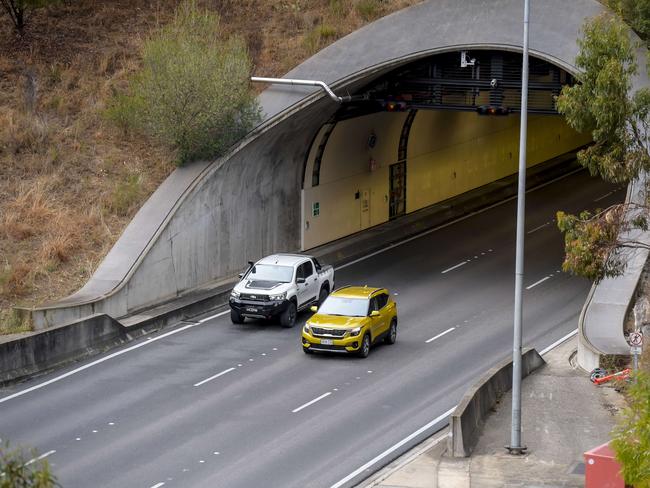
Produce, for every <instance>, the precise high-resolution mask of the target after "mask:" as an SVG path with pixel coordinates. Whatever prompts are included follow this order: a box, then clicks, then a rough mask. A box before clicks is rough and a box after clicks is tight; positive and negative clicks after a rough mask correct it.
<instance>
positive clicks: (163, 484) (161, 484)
mask: <svg viewBox="0 0 650 488" xmlns="http://www.w3.org/2000/svg"><path fill="white" fill-rule="evenodd" d="M161 486H165V483H158V484H155V485H153V486H152V487H151V488H160V487H161Z"/></svg>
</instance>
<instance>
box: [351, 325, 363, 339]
mask: <svg viewBox="0 0 650 488" xmlns="http://www.w3.org/2000/svg"><path fill="white" fill-rule="evenodd" d="M359 334H361V327H355V328H354V329H352V330H351V331H350V336H352V337H356V336H358V335H359Z"/></svg>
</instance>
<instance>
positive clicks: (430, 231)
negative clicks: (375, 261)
mask: <svg viewBox="0 0 650 488" xmlns="http://www.w3.org/2000/svg"><path fill="white" fill-rule="evenodd" d="M581 171H584V168H577V169H575V170H573V171H571V172H569V173H566V174H564V175H562V176H558V177H557V178H553V179H552V180H551V181H547V182H546V183H542V184H541V185H538V186H536V187H535V188H531V189H530V190H526V194H528V193H532V192H534V191H537V190H541V189H542V188H544V187H547V186H549V185H552V184H553V183H557V182H558V181H560V180H562V179H564V178H568V177H569V176H573V175H574V174H576V173H580V172H581ZM516 198H517V195H513V196H511V197H510V198H506V199H505V200H501V201H500V202H497V203H493V204H492V205H488V206H487V207H484V208H482V209H480V210H477V211H476V212H472V213H469V214H467V215H463V216H462V217H459V218H457V219H456V220H452V221H451V222H447V223H446V224H442V225H439V226H437V227H434V228H432V229H428V230H425V231H424V232H421V233H420V234H417V235H414V236H413V237H409V238H408V239H404V240H403V241H399V242H395V243H393V244H389V245H388V246H386V247H385V248H383V249H379V250H378V251H375V252H372V253H370V254H368V255H366V256H363V257H360V258H358V259H355V260H354V261H350V262H349V263H345V264H342V265H340V266H337V267H335V268H334V270H335V271H338V270H339V269H343V268H347V267H348V266H352V265H353V264H357V263H360V262H361V261H365V260H366V259H370V258H371V257H373V256H376V255H377V254H381V253H383V252H386V251H390V250H391V249H393V248H395V247H399V246H401V245H403V244H407V243H409V242H411V241H414V240H416V239H420V238H421V237H424V236H428V235H429V234H431V233H433V232H436V231H437V230H441V229H444V228H446V227H449V226H452V225H454V224H457V223H458V222H462V221H463V220H467V219H469V218H470V217H474V216H475V215H480V214H482V213H484V212H487V211H488V210H492V209H493V208H496V207H498V206H499V205H504V204H506V203H508V202H510V201H512V200H515V199H516ZM489 252H492V249H489Z"/></svg>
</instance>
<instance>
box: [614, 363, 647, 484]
mask: <svg viewBox="0 0 650 488" xmlns="http://www.w3.org/2000/svg"><path fill="white" fill-rule="evenodd" d="M627 393H628V407H627V408H626V409H625V410H624V412H623V416H622V419H621V421H620V422H619V424H618V425H617V426H616V428H615V430H614V432H613V439H612V448H613V449H614V451H615V452H616V458H617V459H618V460H619V461H620V463H621V474H622V476H623V481H624V482H625V484H626V485H630V486H634V488H650V375H648V373H646V372H638V373H636V374H635V375H634V377H633V381H632V383H630V385H629V387H628V388H627Z"/></svg>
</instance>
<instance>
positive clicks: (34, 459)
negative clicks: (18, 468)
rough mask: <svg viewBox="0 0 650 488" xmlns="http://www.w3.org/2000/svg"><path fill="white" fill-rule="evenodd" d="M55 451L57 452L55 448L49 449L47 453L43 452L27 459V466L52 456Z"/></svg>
mask: <svg viewBox="0 0 650 488" xmlns="http://www.w3.org/2000/svg"><path fill="white" fill-rule="evenodd" d="M55 452H56V450H54V449H52V450H51V451H47V452H46V453H45V454H41V455H40V456H38V457H35V458H33V459H30V460H29V461H27V462H26V463H25V466H29V465H30V464H33V463H35V462H36V461H40V460H41V459H45V458H46V457H48V456H51V455H52V454H54V453H55Z"/></svg>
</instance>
